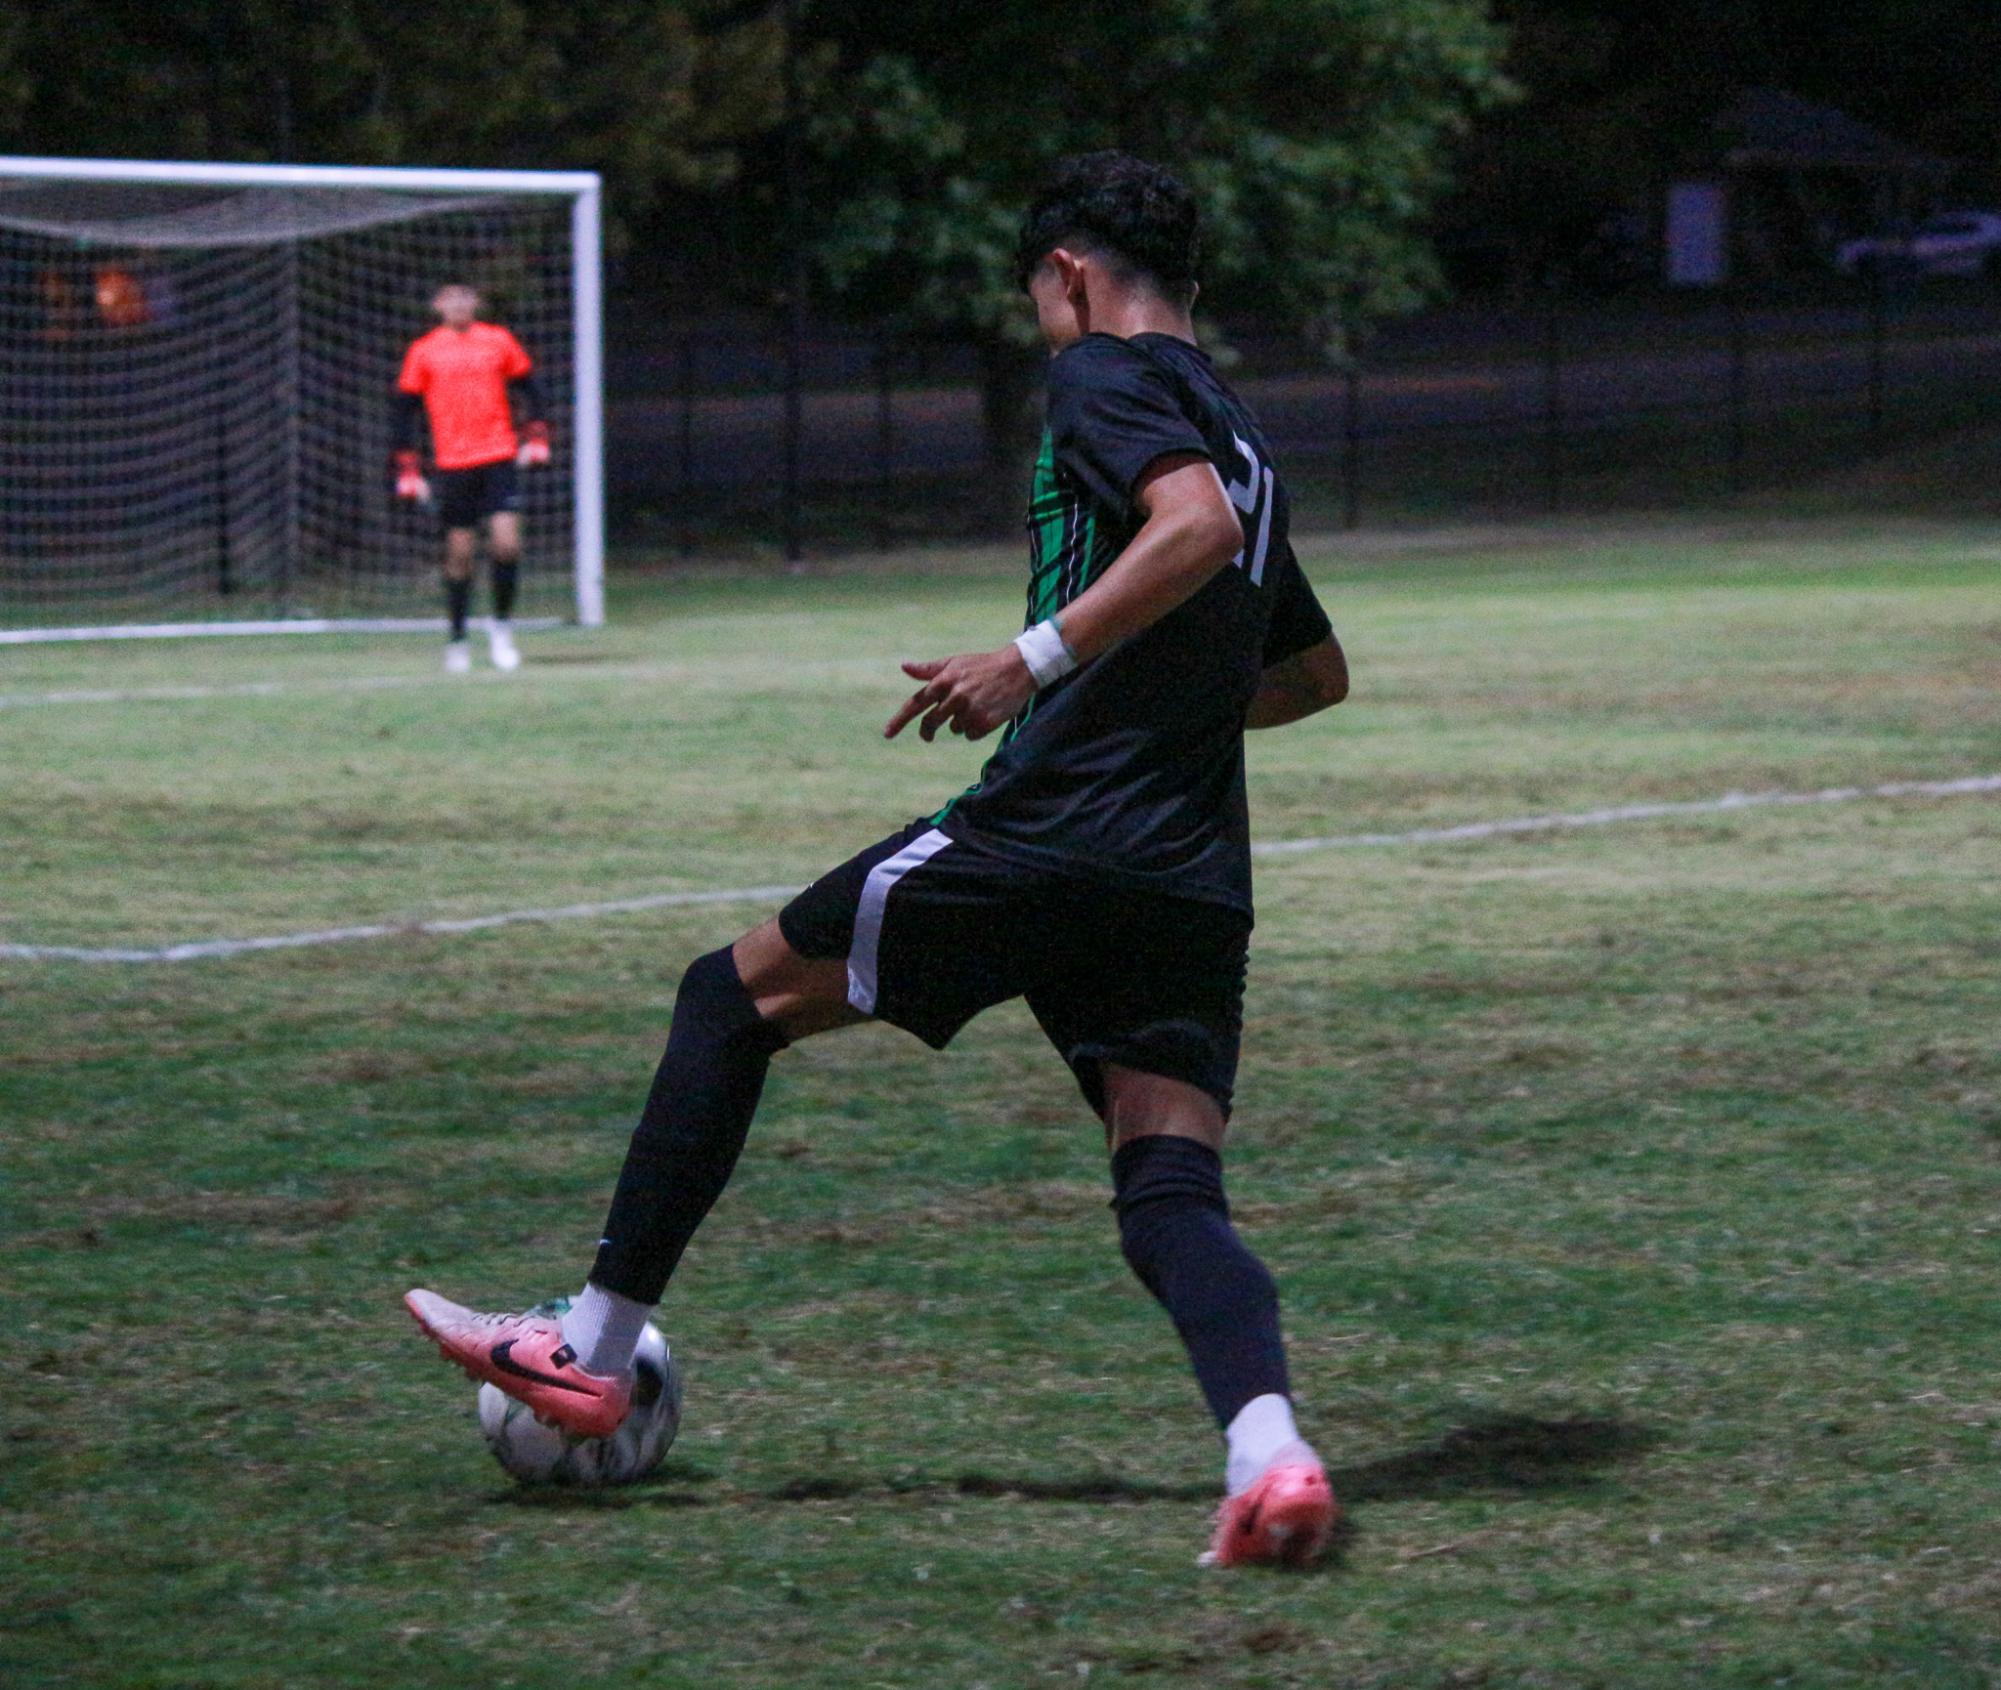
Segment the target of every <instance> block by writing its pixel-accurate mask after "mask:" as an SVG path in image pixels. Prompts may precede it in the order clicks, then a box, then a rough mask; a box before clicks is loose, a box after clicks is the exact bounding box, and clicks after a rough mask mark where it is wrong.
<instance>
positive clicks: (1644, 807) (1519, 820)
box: [0, 775, 2001, 962]
mask: <svg viewBox="0 0 2001 1690" xmlns="http://www.w3.org/2000/svg"><path fill="white" fill-rule="evenodd" d="M1990 792H1991V793H2001V775H1969V776H1966V777H1964V778H1961V779H1958V780H1899V781H1888V782H1885V783H1884V784H1882V785H1880V786H1830V787H1823V788H1822V789H1821V790H1819V791H1817V792H1726V793H1724V794H1723V796H1722V797H1720V798H1696V799H1688V800H1684V801H1681V802H1678V803H1661V804H1621V805H1616V806H1614V807H1612V808H1609V809H1603V810H1580V811H1575V812H1573V813H1571V814H1568V815H1548V816H1517V817H1513V818H1510V819H1508V820H1505V821H1491V822H1464V823H1462V824H1460V825H1459V826H1457V827H1415V828H1408V829H1406V830H1404V831H1403V832H1400V833H1337V834H1329V835H1327V836H1326V837H1324V838H1320V839H1271V840H1265V841H1263V842H1262V843H1259V844H1255V845H1253V846H1252V847H1251V854H1252V855H1253V856H1257V857H1287V856H1297V855H1299V854H1301V853H1303V852H1307V851H1339V850H1353V849H1358V848H1368V847H1383V846H1397V845H1452V844H1458V843H1461V842H1463V841H1466V840H1471V839H1498V838H1504V837H1506V836H1508V835H1511V834H1519V833H1554V832H1561V831H1565V830H1567V829H1571V828H1586V827H1613V826H1616V825H1618V824H1619V823H1622V822H1640V821H1657V820H1660V819H1662V818H1664V817H1669V816H1708V815H1726V814H1728V813H1730V812H1731V811H1733V810H1755V809H1771V808H1783V807H1796V806H1799V805H1804V804H1852V803H1856V802H1858V801H1860V800H1863V799H1871V798H1874V799H1891V798H1965V797H1971V796H1974V795H1976V794H1982V793H1990ZM797 890H798V888H797V887H794V886H789V885H787V886H739V887H732V888H730V889H728V890H724V891H716V892H655V893H650V894H648V895H646V896H643V897H638V898H616V899H612V900H610V901H608V902H605V903H596V904H563V905H558V906H556V907H554V908H550V909H526V910H504V911H502V912H500V913H499V914H497V915H475V916H459V917H453V918H449V919H445V920H438V921H382V922H371V923H369V924H367V925H366V926H359V927H329V928H323V929H321V930H319V931H317V932H308V933H272V934H266V935H264V936H262V937H260V938H254V939H191V940H186V941H184V942H182V943H180V944H177V945H160V946H155V947H145V946H136V945H135V946H127V945H118V946H111V947H107V948H102V949H100V948H95V947H92V946H88V945H17V944H4V943H0V958H8V959H11V960H14V961H17V962H194V961H197V960H199V959H201V958H204V957H226V956H241V955H243V954H244V953H246V952H249V951H284V950H296V949H299V948H301V947H303V946H308V945H339V944H346V943H348V942H350V941H353V940H357V939H391V938H395V937H397V936H399V935H403V934H411V933H476V932H479V931H481V930H483V929H485V928H489V927H511V926H513V925H515V924H516V923H518V922H524V921H586V920H593V919H595V918H597V917H599V916H607V915H633V914H638V913H640V912H642V911H645V910H663V909H683V908H688V907H691V906H696V905H704V904H741V903H768V902H771V901H772V900H774V899H778V898H789V897H790V896H791V895H792V894H793V893H794V892H795V891H797Z"/></svg>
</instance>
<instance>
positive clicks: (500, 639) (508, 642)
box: [486, 622, 521, 671]
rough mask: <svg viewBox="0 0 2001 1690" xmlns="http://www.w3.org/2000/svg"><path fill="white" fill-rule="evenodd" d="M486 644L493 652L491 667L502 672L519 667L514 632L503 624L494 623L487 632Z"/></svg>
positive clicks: (518, 654)
mask: <svg viewBox="0 0 2001 1690" xmlns="http://www.w3.org/2000/svg"><path fill="white" fill-rule="evenodd" d="M486 637H487V644H488V647H489V649H491V651H492V652H493V666H494V668H496V669H500V670H503V671H511V670H515V669H519V668H520V667H521V653H520V651H519V650H517V649H516V647H515V644H514V630H513V629H512V628H510V627H508V625H507V624H506V623H505V622H496V623H494V624H493V625H492V627H490V628H489V629H488V630H487V636H486Z"/></svg>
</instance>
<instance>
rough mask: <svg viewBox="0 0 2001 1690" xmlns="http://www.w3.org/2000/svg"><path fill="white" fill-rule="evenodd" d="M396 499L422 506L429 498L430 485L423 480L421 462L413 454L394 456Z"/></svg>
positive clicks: (400, 453) (403, 453)
mask: <svg viewBox="0 0 2001 1690" xmlns="http://www.w3.org/2000/svg"><path fill="white" fill-rule="evenodd" d="M395 462H396V497H397V498H399V499H414V500H416V501H417V502H418V503H419V504H422V503H423V502H424V501H425V500H426V499H428V498H430V496H431V484H430V483H429V482H428V481H426V480H425V479H424V471H423V468H422V466H421V460H420V459H419V458H418V456H417V454H416V453H415V452H398V453H397V454H396V460H395Z"/></svg>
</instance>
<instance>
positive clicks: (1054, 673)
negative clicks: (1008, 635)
mask: <svg viewBox="0 0 2001 1690" xmlns="http://www.w3.org/2000/svg"><path fill="white" fill-rule="evenodd" d="M1014 649H1015V650H1016V651H1018V652H1020V653H1021V660H1022V662H1024V663H1026V664H1027V665H1028V672H1029V673H1030V674H1031V675H1033V676H1034V677H1035V684H1036V685H1037V686H1038V687H1046V686H1048V685H1049V684H1050V683H1051V682H1053V681H1060V680H1062V679H1063V677H1064V676H1065V675H1067V674H1069V673H1070V671H1071V670H1072V669H1074V668H1076V667H1077V654H1076V653H1075V652H1074V651H1072V650H1071V649H1070V647H1069V644H1068V643H1067V642H1066V641H1065V640H1064V638H1063V630H1062V629H1061V628H1059V627H1058V626H1057V625H1056V618H1055V617H1053V616H1052V617H1050V618H1049V620H1048V621H1047V622H1038V623H1036V625H1035V626H1034V627H1033V628H1030V629H1029V630H1028V631H1027V632H1026V633H1024V634H1021V635H1019V636H1017V637H1016V639H1015V642H1014Z"/></svg>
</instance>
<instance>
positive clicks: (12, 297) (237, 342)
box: [0, 157, 604, 642]
mask: <svg viewBox="0 0 2001 1690" xmlns="http://www.w3.org/2000/svg"><path fill="white" fill-rule="evenodd" d="M598 198H599V183H598V178H597V177H596V176H595V175H593V174H589V173H585V172H567V171H566V172H556V171H488V170H393V169H381V170H376V169H359V168H354V169H351V168H344V167H293V166H285V165H233V164H161V163H126V162H118V161H110V160H89V159H41V158H6V157H0V641H8V642H13V641H21V640H30V639H63V638H71V639H74V638H85V637H95V636H116V635H121V634H122V635H131V634H137V633H171V632H183V633H207V632H240V631H253V630H254V631H267V630H268V631H291V630H303V629H308V628H330V627H351V628H366V627H373V628H404V627H407V628H411V629H420V628H421V629H430V628H435V627H437V626H439V622H440V616H441V611H440V610H439V609H438V608H437V606H438V587H437V581H438V559H439V549H440V547H439V535H438V525H437V520H436V518H435V516H433V515H431V514H430V513H429V512H427V511H425V510H424V509H423V508H421V507H419V506H416V505H413V504H409V503H407V502H406V503H401V504H399V503H398V502H397V501H396V500H395V499H394V497H393V496H392V494H393V488H392V484H391V477H390V470H389V465H390V457H391V451H392V418H391V408H390V393H391V389H392V387H393V385H394V383H395V381H396V376H397V370H398V367H399V363H400V360H401V358H402V356H403V352H404V349H405V348H406V347H407V346H408V345H409V343H410V342H411V341H412V340H413V339H414V338H415V337H416V336H418V335H420V334H422V333H424V332H425V331H426V330H427V329H429V328H431V327H433V326H434V319H433V318H432V316H431V312H430V301H431V298H432V296H433V294H434V293H435V291H436V289H437V288H438V286H439V285H440V284H441V283H444V282H447V281H465V282H469V283H471V284H472V285H473V286H474V287H476V288H478V289H479V291H480V293H481V295H482V296H483V298H484V300H485V302H486V304H485V311H484V314H485V315H486V316H488V317H489V318H491V319H492V320H494V321H496V322H499V323H503V324H505V325H506V326H507V327H508V328H510V329H511V330H513V332H514V334H515V336H516V338H517V339H519V340H520V341H521V343H522V344H523V345H524V346H525V347H526V348H527V349H528V352H529V354H530V356H531V357H533V358H534V360H535V362H536V366H537V370H536V373H537V375H538V377H539V378H540V380H541V385H542V387H543V389H544V392H545V395H546V401H547V405H548V410H549V420H550V422H551V425H552V429H553V433H554V447H555V449H554V454H553V459H552V462H551V463H550V465H549V467H548V468H546V469H536V470H532V471H527V472H524V473H523V475H522V478H521V490H522V496H523V501H524V502H523V523H524V526H525V531H526V552H525V556H524V558H523V565H524V567H523V570H522V593H521V614H522V615H523V616H538V617H567V618H574V619H575V620H576V621H579V622H582V623H585V624H590V625H595V624H597V623H599V622H601V621H602V620H603V617H604V592H603V571H604V487H603V471H602V453H601V439H602V411H601V363H600V342H599V336H600V293H599V287H600V283H599V252H598V228H599V208H598Z"/></svg>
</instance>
